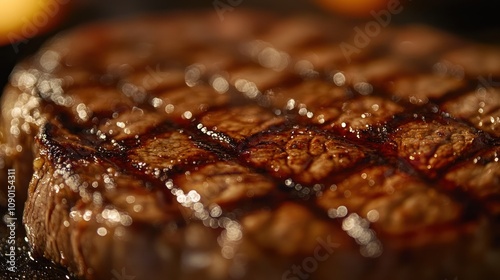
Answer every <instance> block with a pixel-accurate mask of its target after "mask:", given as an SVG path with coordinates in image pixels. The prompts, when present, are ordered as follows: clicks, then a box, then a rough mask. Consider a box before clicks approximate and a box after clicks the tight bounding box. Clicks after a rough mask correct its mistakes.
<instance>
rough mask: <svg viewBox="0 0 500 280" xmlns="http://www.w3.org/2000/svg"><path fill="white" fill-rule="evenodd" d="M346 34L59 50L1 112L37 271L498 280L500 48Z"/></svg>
mask: <svg viewBox="0 0 500 280" xmlns="http://www.w3.org/2000/svg"><path fill="white" fill-rule="evenodd" d="M353 28H354V26H352V25H349V24H346V23H343V22H339V21H336V20H333V19H321V18H317V17H290V18H282V17H276V16H272V15H262V14H260V13H253V12H244V11H238V12H231V13H227V15H226V16H225V19H224V21H220V20H219V18H218V17H217V15H216V13H213V12H191V13H181V14H168V15H164V16H157V17H147V18H138V19H128V20H121V21H118V22H103V23H96V24H93V25H87V26H83V27H80V28H77V29H76V30H73V31H70V32H68V33H66V34H62V35H59V36H57V37H56V38H54V39H53V40H52V41H50V42H49V43H47V44H46V45H45V46H44V47H43V48H42V49H41V50H40V51H39V52H38V53H37V54H36V55H34V56H33V57H32V58H30V59H28V60H26V61H24V62H22V63H20V64H19V65H18V66H17V67H16V68H15V70H14V71H13V73H12V75H11V80H10V84H9V85H8V86H7V87H6V89H5V91H4V93H3V96H2V125H1V127H2V128H3V131H2V141H3V144H2V149H1V152H2V157H1V158H2V166H3V168H5V169H7V168H15V169H16V172H17V173H16V174H18V178H17V180H18V181H17V182H18V188H17V190H16V191H17V195H18V200H21V199H22V197H23V196H24V197H26V195H27V198H26V204H25V209H24V224H25V228H26V236H27V240H28V241H29V244H30V245H31V250H32V254H33V256H34V257H45V258H47V259H49V260H51V261H52V262H54V263H56V264H59V265H62V266H64V267H67V268H68V270H69V271H70V272H71V273H72V274H73V275H74V276H76V277H79V278H82V279H321V280H323V279H446V278H448V279H460V280H462V279H494V278H498V277H500V269H499V268H498V263H499V261H500V250H499V249H500V248H499V243H498V240H499V237H500V231H499V227H498V221H499V217H500V162H499V158H500V138H499V137H500V126H499V124H500V87H499V85H498V82H495V81H500V48H498V47H497V46H488V45H480V44H478V43H474V42H468V41H465V40H463V39H460V38H456V37H454V36H452V35H448V34H445V33H443V32H440V31H437V30H433V29H431V28H428V27H425V26H401V27H395V28H390V27H389V28H385V29H383V30H381V32H380V34H379V35H378V36H375V37H372V38H370V41H369V43H368V44H366V45H365V46H364V47H362V46H360V45H359V44H357V43H355V42H357V41H356V40H355V38H353V37H352V36H353V32H352V30H353ZM346 46H348V49H346ZM346 50H347V51H346ZM3 173H5V174H6V172H3ZM2 176H4V174H2ZM2 179H3V178H2ZM28 186H29V187H28ZM2 191H4V190H2Z"/></svg>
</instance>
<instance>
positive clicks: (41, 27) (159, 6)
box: [0, 0, 500, 88]
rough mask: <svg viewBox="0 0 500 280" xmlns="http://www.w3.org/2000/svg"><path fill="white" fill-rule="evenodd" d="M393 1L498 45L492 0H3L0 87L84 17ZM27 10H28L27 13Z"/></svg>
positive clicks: (359, 16) (342, 9)
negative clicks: (26, 59)
mask: <svg viewBox="0 0 500 280" xmlns="http://www.w3.org/2000/svg"><path fill="white" fill-rule="evenodd" d="M391 1H392V2H394V1H396V2H400V4H401V5H402V6H403V7H404V10H403V11H402V12H401V13H399V14H397V15H395V16H393V17H392V19H391V25H399V24H406V23H425V24H429V25H432V26H434V27H437V28H441V29H445V30H448V31H450V32H453V33H457V34H459V35H461V36H464V37H468V38H470V39H473V40H478V41H484V42H492V43H499V44H500V20H499V18H498V17H499V13H500V1H490V0H476V1H472V0H453V1H452V0H440V1H436V0H419V1H417V0H415V1H412V0H296V1H286V0H275V1H269V0H208V1H195V0H184V1H164V0H142V1H140V0H109V1H99V0H6V1H3V3H2V10H3V12H2V11H0V36H3V37H0V62H1V63H0V88H3V87H4V86H5V84H6V82H7V80H8V75H9V73H10V72H11V71H12V68H13V67H14V65H15V64H16V63H17V62H18V61H20V60H21V59H23V58H24V57H26V56H28V55H30V54H32V53H33V52H35V51H36V50H37V49H38V48H39V47H40V45H41V44H42V43H43V42H44V41H45V40H47V38H50V37H51V36H53V35H54V34H55V33H57V32H59V31H61V30H64V29H68V28H71V27H72V26H75V25H78V24H82V23H85V22H88V21H93V20H97V19H103V18H111V17H123V16H129V15H133V14H141V13H148V12H163V11H175V10H186V9H207V10H213V11H214V13H217V11H216V8H215V7H214V6H217V5H219V6H221V5H222V7H231V6H234V9H249V8H250V9H263V10H266V11H269V10H271V11H275V12H277V13H281V14H293V13H309V14H311V13H312V14H318V15H323V16H330V17H341V18H345V19H346V20H349V21H360V20H371V19H373V16H371V15H370V11H372V10H374V11H376V10H380V9H384V8H385V9H386V8H387V4H388V2H391ZM9 2H10V3H9ZM224 5H229V6H224ZM44 6H45V8H44ZM23 9H24V11H23ZM29 9H31V14H27V13H28V12H25V11H26V10H29ZM36 9H38V11H37V10H36ZM2 33H3V34H2ZM2 38H3V40H1V39H2ZM12 42H14V43H12Z"/></svg>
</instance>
